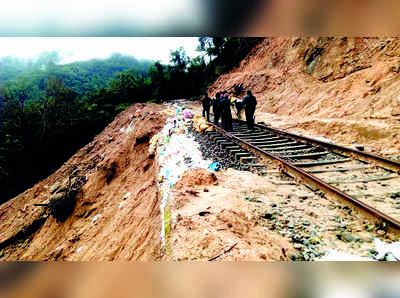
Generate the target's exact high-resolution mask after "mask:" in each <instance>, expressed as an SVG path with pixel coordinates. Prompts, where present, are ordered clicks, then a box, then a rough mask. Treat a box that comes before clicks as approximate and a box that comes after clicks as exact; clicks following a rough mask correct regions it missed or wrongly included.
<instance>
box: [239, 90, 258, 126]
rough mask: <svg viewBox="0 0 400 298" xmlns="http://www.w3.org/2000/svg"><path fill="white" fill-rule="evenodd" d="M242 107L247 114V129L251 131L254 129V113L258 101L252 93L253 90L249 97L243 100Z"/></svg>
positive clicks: (248, 94)
mask: <svg viewBox="0 0 400 298" xmlns="http://www.w3.org/2000/svg"><path fill="white" fill-rule="evenodd" d="M242 105H243V107H244V111H245V114H246V121H247V127H248V128H249V129H253V128H254V112H255V111H256V106H257V100H256V98H255V97H254V95H253V94H252V93H251V90H248V91H247V95H246V96H245V97H244V98H243V100H242Z"/></svg>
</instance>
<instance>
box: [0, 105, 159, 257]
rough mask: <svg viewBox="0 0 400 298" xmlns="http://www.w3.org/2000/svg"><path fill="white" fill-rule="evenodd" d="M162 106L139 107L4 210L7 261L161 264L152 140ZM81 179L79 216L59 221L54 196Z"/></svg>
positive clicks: (0, 215)
mask: <svg viewBox="0 0 400 298" xmlns="http://www.w3.org/2000/svg"><path fill="white" fill-rule="evenodd" d="M162 109H163V107H161V106H157V105H135V106H133V107H132V108H130V109H128V110H126V111H124V112H123V113H121V114H120V115H119V116H118V117H117V118H116V119H115V121H114V122H113V123H111V124H110V125H109V126H108V127H107V128H106V129H105V130H104V131H103V132H102V133H101V134H99V135H98V136H96V138H95V139H94V141H93V142H91V143H90V144H88V145H87V146H86V147H84V148H83V149H81V150H80V151H78V152H77V153H76V154H75V155H74V156H73V157H72V158H71V159H70V160H69V161H68V162H66V163H65V164H64V165H63V166H62V167H61V168H60V169H59V170H58V171H57V172H55V173H54V174H53V175H51V176H50V177H48V178H47V179H46V180H44V181H41V182H40V183H38V184H37V185H35V186H34V187H33V188H31V189H29V190H27V191H26V192H24V193H23V194H21V195H20V196H18V197H16V198H14V199H13V200H11V201H9V202H7V203H5V204H3V205H2V206H1V207H0V231H1V234H0V259H1V260H80V261H81V260H87V261H89V260H90V261H94V260H96V261H97V260H99V261H100V260H110V261H111V260H158V259H160V258H161V241H160V235H159V233H160V230H161V219H160V210H159V196H158V188H157V183H156V177H157V173H158V165H157V162H156V160H155V156H151V155H150V156H149V153H148V148H149V141H150V139H151V137H152V136H153V135H154V134H156V133H158V131H159V130H160V129H161V128H162V127H163V125H164V122H165V115H163V113H162ZM70 178H72V181H77V180H79V181H80V182H81V187H80V190H79V192H78V194H77V196H76V198H77V200H76V205H75V208H74V209H73V213H72V215H71V216H69V217H68V218H67V219H66V220H65V221H57V220H56V219H55V218H54V217H53V216H49V215H48V213H47V212H45V208H44V207H38V206H34V204H43V203H44V204H46V203H48V202H49V198H51V197H53V196H56V195H57V193H60V189H61V190H62V189H65V188H66V187H67V186H68V183H69V179H70Z"/></svg>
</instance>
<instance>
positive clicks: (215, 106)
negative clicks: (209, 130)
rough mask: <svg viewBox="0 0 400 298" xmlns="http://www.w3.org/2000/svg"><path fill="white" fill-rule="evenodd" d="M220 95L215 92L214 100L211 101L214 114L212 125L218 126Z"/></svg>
mask: <svg viewBox="0 0 400 298" xmlns="http://www.w3.org/2000/svg"><path fill="white" fill-rule="evenodd" d="M220 96H221V94H220V93H219V92H217V94H216V95H215V98H214V100H213V104H212V106H213V113H214V125H218V122H219V117H220V109H219V101H220Z"/></svg>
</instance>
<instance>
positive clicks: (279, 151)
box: [268, 146, 316, 154]
mask: <svg viewBox="0 0 400 298" xmlns="http://www.w3.org/2000/svg"><path fill="white" fill-rule="evenodd" d="M302 147H303V146H302ZM304 147H305V148H302V149H294V150H285V149H282V150H276V151H269V150H268V151H269V153H271V154H276V153H296V152H304V151H305V150H307V151H311V150H314V149H316V148H315V147H307V146H304Z"/></svg>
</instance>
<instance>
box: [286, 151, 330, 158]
mask: <svg viewBox="0 0 400 298" xmlns="http://www.w3.org/2000/svg"><path fill="white" fill-rule="evenodd" d="M283 153H285V152H283ZM329 153H330V152H328V151H324V152H316V153H308V154H298V155H285V157H288V158H295V159H307V158H310V159H312V158H318V157H321V156H324V155H327V154H329Z"/></svg>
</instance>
